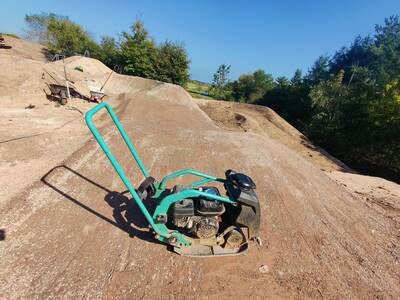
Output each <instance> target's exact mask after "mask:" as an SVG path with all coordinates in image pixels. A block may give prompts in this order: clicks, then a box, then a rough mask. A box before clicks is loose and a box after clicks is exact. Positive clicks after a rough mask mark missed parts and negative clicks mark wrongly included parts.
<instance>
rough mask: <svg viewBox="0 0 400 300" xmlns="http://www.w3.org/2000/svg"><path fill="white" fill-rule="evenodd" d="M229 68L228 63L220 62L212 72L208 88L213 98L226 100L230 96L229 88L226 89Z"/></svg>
mask: <svg viewBox="0 0 400 300" xmlns="http://www.w3.org/2000/svg"><path fill="white" fill-rule="evenodd" d="M230 70H231V66H230V65H226V64H222V65H220V66H219V67H218V69H217V71H216V72H215V73H214V75H213V80H212V84H211V89H210V95H212V96H213V97H214V98H217V99H222V100H227V99H229V98H230V94H229V89H227V84H228V81H229V79H228V75H229V73H230Z"/></svg>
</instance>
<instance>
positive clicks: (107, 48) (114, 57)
mask: <svg viewBox="0 0 400 300" xmlns="http://www.w3.org/2000/svg"><path fill="white" fill-rule="evenodd" d="M100 47H101V49H102V53H103V58H102V61H103V63H104V64H105V65H107V66H108V67H109V68H111V69H113V68H114V67H115V66H116V65H120V64H121V63H122V61H121V52H120V49H119V47H118V44H117V42H116V40H115V39H114V38H113V37H109V36H103V37H102V38H101V41H100Z"/></svg>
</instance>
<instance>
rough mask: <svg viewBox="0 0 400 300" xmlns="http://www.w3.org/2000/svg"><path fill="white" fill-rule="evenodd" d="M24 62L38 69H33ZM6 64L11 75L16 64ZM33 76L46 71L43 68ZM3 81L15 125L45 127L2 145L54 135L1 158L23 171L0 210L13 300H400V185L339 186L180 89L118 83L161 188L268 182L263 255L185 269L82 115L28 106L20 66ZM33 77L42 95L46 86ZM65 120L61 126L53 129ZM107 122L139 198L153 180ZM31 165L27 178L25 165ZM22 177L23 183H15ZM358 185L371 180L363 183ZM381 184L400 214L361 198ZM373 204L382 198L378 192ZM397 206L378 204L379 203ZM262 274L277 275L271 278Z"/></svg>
mask: <svg viewBox="0 0 400 300" xmlns="http://www.w3.org/2000/svg"><path fill="white" fill-rule="evenodd" d="M0 55H2V53H1V52H0ZM15 59H18V61H21V63H22V62H24V63H25V65H27V66H28V60H27V59H26V58H22V57H18V56H15ZM15 59H14V60H15ZM25 60H26V61H25ZM83 60H84V61H85V62H86V63H88V64H87V67H85V69H87V70H85V72H88V74H89V73H90V68H91V65H93V69H95V68H99V64H100V63H99V62H97V61H94V60H90V59H87V58H86V59H83ZM74 61H75V62H76V63H80V64H81V63H82V61H79V60H77V59H76V60H74ZM89 62H91V63H89ZM0 63H2V64H3V65H2V66H5V65H7V64H8V63H7V62H6V60H3V57H1V60H0ZM10 63H11V62H10ZM71 63H72V62H71ZM32 64H35V65H36V64H38V65H39V62H38V61H37V60H36V61H33V60H32ZM42 64H44V63H42ZM72 67H73V65H71V68H72ZM32 68H33V69H34V68H35V67H32ZM55 68H56V67H55ZM25 69H30V68H25ZM0 70H4V68H1V69H0ZM96 70H97V69H96ZM0 72H2V74H1V76H0V78H1V81H0V85H1V87H3V86H5V87H7V88H9V89H10V90H11V89H14V92H13V93H14V94H12V96H13V97H10V94H9V93H8V94H7V95H6V94H4V93H1V94H0V101H1V102H0V103H1V113H2V114H7V118H8V117H10V116H11V117H10V118H11V119H13V118H14V117H15V118H19V122H18V124H21V122H24V121H26V122H28V120H29V122H31V123H27V125H28V124H29V126H25V127H24V128H22V127H20V126H21V125H8V126H9V127H7V128H6V129H4V128H5V127H4V124H3V123H2V124H1V128H2V131H1V132H0V135H1V140H7V141H8V140H10V139H14V138H17V137H19V136H20V134H22V133H24V134H34V133H35V132H36V131H35V130H38V131H39V132H41V131H42V130H49V131H50V132H51V133H49V134H48V136H49V137H48V139H49V140H48V141H46V142H43V143H42V144H40V140H39V138H41V137H43V136H37V137H32V138H30V139H19V140H13V141H11V142H6V143H3V144H1V145H0V147H1V149H0V151H1V152H0V154H1V164H0V167H1V168H5V167H4V166H5V165H6V164H7V166H8V167H7V168H9V169H7V170H8V173H6V175H4V173H2V175H1V180H2V182H3V183H6V184H7V185H8V186H9V188H10V189H11V190H12V193H8V192H7V191H6V192H5V193H2V199H1V202H0V207H1V211H0V220H1V221H0V222H1V223H0V227H1V229H3V230H4V231H5V240H3V241H0V251H1V252H0V254H1V257H2V259H1V261H0V291H1V292H0V293H1V294H0V297H2V298H7V299H18V298H30V299H46V298H71V299H76V298H87V299H99V298H104V299H141V298H157V299H158V298H160V299H169V298H178V299H186V298H204V299H208V298H209V299H217V298H219V299H221V298H228V297H235V298H239V299H242V298H248V297H252V298H255V299H265V298H274V299H275V298H282V299H287V298H293V299H297V298H313V299H333V298H334V299H337V298H359V299H366V298H370V299H372V298H379V299H396V298H399V297H400V287H399V284H398V283H399V282H400V272H399V257H400V250H399V249H400V247H399V246H400V245H399V244H400V242H399V241H400V231H399V230H400V227H399V222H398V221H399V219H398V216H399V210H398V208H399V200H398V199H399V198H398V197H397V195H398V194H397V192H398V190H397V188H398V185H395V184H393V185H392V183H385V185H382V181H381V179H376V180H375V179H371V180H370V181H368V182H367V181H365V180H364V177H363V176H361V175H356V174H350V173H342V172H338V171H335V172H330V173H329V174H327V173H326V172H323V171H321V169H324V168H326V166H327V165H320V164H318V161H312V160H310V159H309V158H306V157H305V155H304V153H303V152H302V151H295V149H293V148H292V147H290V146H289V145H287V144H286V143H284V142H282V141H279V139H278V138H276V137H275V138H274V137H268V136H266V134H260V133H254V132H252V130H247V131H246V132H243V131H238V130H226V129H224V128H221V127H220V126H217V125H216V124H215V120H212V119H210V117H209V116H208V115H207V114H206V113H205V112H203V111H202V110H201V109H200V108H199V107H198V105H197V104H196V102H194V101H193V100H192V99H191V97H190V96H189V95H188V94H187V93H186V92H185V91H184V90H183V89H181V88H180V87H177V86H174V85H170V84H163V83H159V82H154V81H151V80H145V79H141V78H135V77H127V76H121V75H118V76H113V77H112V79H111V80H110V84H109V85H107V88H106V92H107V93H108V94H109V95H110V96H109V101H110V103H111V104H112V106H113V107H114V109H115V111H116V112H117V115H118V117H119V118H120V120H121V122H122V124H123V126H124V127H125V129H126V130H127V132H128V135H129V136H130V137H131V138H132V140H133V143H134V145H135V146H136V147H137V150H138V152H139V154H140V155H141V157H142V160H143V161H144V163H145V165H146V166H147V167H148V168H149V171H150V173H151V174H152V176H154V177H156V178H161V177H163V176H165V175H166V174H168V173H170V172H172V171H176V170H179V169H183V168H188V167H190V168H192V169H197V170H200V171H203V172H207V173H211V174H215V175H218V176H223V172H224V171H225V170H226V169H228V168H233V169H236V170H240V171H243V172H245V173H247V174H248V175H250V176H251V177H253V179H254V180H255V182H256V183H257V194H258V196H259V199H260V202H261V210H262V225H261V226H262V228H261V237H262V239H263V241H264V243H263V244H262V246H257V245H256V244H251V248H250V251H249V253H248V254H247V255H244V256H240V257H229V258H217V259H216V258H210V259H193V258H185V257H180V256H178V255H176V254H173V253H171V252H169V251H167V249H166V247H165V245H162V244H158V243H156V242H155V241H154V240H153V238H152V235H151V234H150V233H149V232H148V228H147V224H146V222H145V221H144V219H143V217H142V216H141V215H140V213H139V211H138V209H137V207H135V205H133V204H132V202H130V201H129V199H128V198H126V194H123V191H125V188H124V187H123V185H122V183H121V181H120V180H119V178H118V177H117V175H116V174H115V172H114V171H113V169H112V167H111V165H110V163H109V162H108V161H107V160H106V158H105V155H104V154H103V153H102V151H101V149H100V148H99V146H98V145H97V144H96V142H95V141H94V140H93V138H91V137H90V135H89V133H88V131H87V129H86V128H85V125H84V123H83V120H82V119H80V118H81V117H82V116H81V115H80V113H78V112H77V111H76V110H68V109H66V108H65V107H56V106H55V105H54V104H53V103H52V104H50V105H45V104H46V103H47V102H46V101H47V99H46V98H45V97H43V94H40V92H39V89H38V91H37V93H34V94H33V95H32V96H31V97H29V100H28V98H27V97H26V95H25V92H24V90H21V89H20V88H19V87H18V86H16V85H15V81H14V80H15V79H13V78H17V77H18V76H17V74H14V73H13V72H12V70H11V67H10V68H9V71H8V72H7V73H3V71H0ZM15 72H20V73H21V74H24V73H23V72H22V70H20V71H15ZM38 73H40V72H38ZM35 74H36V73H35ZM98 75H99V74H98ZM13 76H14V77H13ZM26 76H28V78H31V80H32V82H36V83H35V84H38V85H40V81H38V80H39V79H37V77H35V76H36V75H34V74H30V75H29V74H28V75H26ZM29 76H31V77H29ZM102 76H106V73H105V74H102ZM7 78H8V79H7ZM10 78H11V79H10ZM102 78H103V77H102ZM11 98H13V99H14V102H10V101H11V100H10V99H11ZM27 101H28V102H29V101H30V102H32V101H36V102H35V103H36V105H37V106H36V110H37V111H36V112H35V113H34V114H33V113H32V111H35V109H25V108H24V105H28V104H29V103H28V102H27ZM79 101H81V100H76V102H74V103H73V105H74V106H75V107H76V108H79V109H80V110H81V111H82V112H84V111H85V110H87V109H88V108H90V107H92V106H93V105H91V104H86V103H81V102H79ZM16 107H17V108H16ZM16 109H17V110H18V111H14V110H16ZM22 109H23V111H22ZM19 110H21V111H19ZM12 113H15V114H17V116H14V117H12V116H13V115H12ZM75 117H79V119H77V120H76V121H71V123H69V124H74V125H70V126H71V127H68V126H69V125H68V124H67V125H65V126H64V127H62V128H61V129H57V130H55V128H58V127H59V126H60V124H61V125H62V124H64V122H65V121H69V120H70V119H71V120H72V119H74V118H75ZM82 118H83V117H82ZM2 119H4V118H2ZM51 119H54V120H53V121H54V124H52V125H46V124H45V125H44V124H42V123H40V120H42V122H47V123H48V122H49V120H51ZM2 122H5V121H4V120H3V121H2ZM8 122H10V123H12V124H14V123H13V121H8ZM34 122H36V123H38V122H39V123H40V124H39V125H37V124H36V125H34V124H33V123H34ZM74 122H76V123H74ZM96 122H98V124H100V127H101V128H102V129H101V132H102V133H103V134H104V136H105V137H106V141H107V142H108V143H109V145H111V148H112V150H113V151H114V153H115V154H116V156H117V158H118V159H119V161H120V162H121V164H122V165H123V166H124V169H125V170H126V172H127V174H128V175H129V177H130V178H131V180H132V182H133V183H135V185H137V184H138V183H139V182H140V181H141V180H142V178H141V177H140V173H139V170H138V169H137V167H136V166H135V165H134V163H133V161H132V159H131V157H130V156H129V153H128V151H127V149H126V148H125V146H124V144H123V142H122V141H121V138H120V137H119V136H118V134H117V132H116V130H115V128H114V127H113V126H111V124H110V122H109V121H108V118H107V116H105V115H100V116H99V117H98V119H97V120H96ZM7 124H8V123H7ZM65 128H67V129H65ZM263 128H267V127H263ZM3 129H4V130H3ZM14 130H15V133H14ZM265 132H267V130H266V129H265ZM271 132H272V131H271ZM274 132H276V131H274ZM66 137H68V138H66ZM284 138H285V139H286V137H284ZM57 139H60V143H59V144H57V147H56V148H57V150H58V151H51V152H48V151H47V150H48V149H53V148H52V147H53V146H52V145H49V144H53V143H54V141H55V140H57ZM61 139H62V140H61ZM4 145H7V146H6V147H4ZM10 145H13V146H10ZM37 148H38V149H42V150H43V151H42V152H40V151H38V152H37V153H36V154H35V155H33V154H32V155H30V150H29V149H37ZM299 149H300V146H299ZM19 151H21V152H19ZM55 152H56V153H58V154H57V155H56V154H55ZM32 153H33V150H32ZM60 153H61V154H60ZM12 154H13V155H15V157H14V158H13V160H11V158H10V155H12ZM22 157H24V158H25V159H26V161H25V164H26V167H21V165H20V162H19V160H21V159H22ZM15 160H16V161H15ZM38 160H39V161H40V162H41V164H37V161H38ZM12 161H14V163H15V165H14V166H12V165H10V163H12ZM46 161H47V162H48V163H47V165H46V164H45V162H46ZM329 163H330V164H331V166H332V169H334V168H333V163H332V162H331V160H329ZM326 164H328V162H326ZM338 168H340V167H338ZM342 171H343V170H342ZM24 174H28V175H26V176H27V177H26V178H25V177H22V176H23V175H24ZM332 174H336V175H337V176H336V178H333V177H332V176H333V175H332ZM328 175H329V176H328ZM9 176H14V177H10V178H11V179H10V180H7V178H8V177H9ZM347 176H351V177H347ZM353 176H361V177H360V178H358V180H354V177H353ZM21 178H24V179H23V180H22V179H21ZM332 178H333V179H332ZM190 179H191V178H186V179H183V180H184V181H182V182H186V181H190ZM364 181H365V182H367V183H365V182H364ZM372 181H374V182H375V183H374V184H375V185H377V186H380V185H382V186H383V187H384V189H386V190H387V191H388V193H389V194H390V195H393V198H390V199H391V200H390V201H391V202H390V203H391V205H392V207H393V210H391V211H390V213H389V212H388V211H387V210H385V209H384V208H382V207H381V208H378V207H377V206H376V205H375V204H371V202H368V201H366V200H363V199H362V198H360V197H358V196H357V195H358V194H357V193H356V192H355V191H356V190H357V191H358V189H359V188H360V187H364V188H365V187H366V186H370V185H371V184H372ZM177 182H178V181H175V182H172V183H171V184H173V183H177ZM350 182H352V183H350ZM377 189H378V187H377ZM366 194H367V196H365V197H371V196H370V195H371V194H370V191H369V190H366ZM3 195H4V196H3ZM387 195H388V194H385V193H384V194H376V199H378V198H379V199H382V198H385V197H386V196H387ZM363 197H364V196H363ZM261 265H267V266H268V269H269V271H268V272H267V273H261V272H259V267H260V266H261Z"/></svg>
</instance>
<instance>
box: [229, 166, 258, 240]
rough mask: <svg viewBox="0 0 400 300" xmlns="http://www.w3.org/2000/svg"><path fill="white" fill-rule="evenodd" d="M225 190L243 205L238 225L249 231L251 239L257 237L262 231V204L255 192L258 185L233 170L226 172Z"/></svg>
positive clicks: (238, 216)
mask: <svg viewBox="0 0 400 300" xmlns="http://www.w3.org/2000/svg"><path fill="white" fill-rule="evenodd" d="M225 175H226V179H227V180H226V182H225V188H226V190H227V192H228V195H229V197H230V198H233V199H235V200H236V201H237V202H239V203H240V204H241V206H240V211H239V212H238V214H237V215H236V223H237V224H239V225H243V226H246V227H247V228H248V229H249V237H250V238H253V237H257V236H258V233H259V230H260V203H259V202H258V198H257V195H256V193H255V191H254V189H255V188H256V185H255V183H254V181H253V180H252V179H251V178H250V177H249V176H247V175H245V174H242V173H236V172H234V171H232V170H227V171H226V172H225Z"/></svg>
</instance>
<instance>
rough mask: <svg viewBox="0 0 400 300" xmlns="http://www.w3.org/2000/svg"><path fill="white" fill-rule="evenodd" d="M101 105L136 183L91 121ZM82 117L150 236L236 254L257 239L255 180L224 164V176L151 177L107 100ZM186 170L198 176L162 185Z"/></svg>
mask: <svg viewBox="0 0 400 300" xmlns="http://www.w3.org/2000/svg"><path fill="white" fill-rule="evenodd" d="M103 108H105V109H106V110H107V111H108V113H109V115H110V117H111V119H112V120H113V122H114V124H115V125H116V127H117V129H118V131H119V133H120V134H121V136H122V138H123V140H124V141H125V143H126V145H127V146H128V148H129V150H130V152H131V154H132V156H133V158H134V160H135V161H136V163H137V164H138V166H139V168H140V170H141V172H142V174H143V177H144V180H143V182H142V183H141V184H140V185H139V186H138V188H137V189H135V188H134V186H133V185H132V184H131V182H130V181H129V179H128V177H127V176H126V175H125V173H124V171H123V169H122V168H121V165H120V164H119V162H118V161H117V159H116V158H115V156H114V154H113V153H112V152H111V150H110V148H109V146H108V145H107V144H106V142H105V141H104V139H103V137H102V136H101V134H100V133H99V131H98V130H97V128H96V126H95V125H94V122H93V116H94V115H95V114H96V113H97V112H98V111H100V110H101V109H103ZM85 119H86V123H87V125H88V127H89V129H90V131H91V132H92V134H93V136H94V137H95V139H96V141H97V142H98V143H99V145H100V147H101V148H102V149H103V151H104V153H105V154H106V156H107V157H108V159H109V160H110V162H111V164H112V166H113V167H114V169H115V171H116V172H117V173H118V175H119V177H120V178H121V180H122V181H123V183H124V184H125V186H126V187H127V189H128V190H129V192H130V194H131V195H132V199H133V201H135V202H136V204H137V206H138V207H139V209H140V211H141V212H142V213H143V215H144V217H145V218H146V220H147V221H148V222H149V224H150V227H151V229H152V231H153V232H154V234H155V238H156V239H158V240H159V241H161V242H163V243H166V244H168V245H171V246H172V247H173V250H174V251H175V252H176V253H178V254H181V255H187V256H218V255H222V256H229V255H239V254H242V253H245V252H246V251H247V249H248V244H249V241H250V240H252V239H256V240H257V239H259V237H258V233H259V227H260V205H259V202H258V199H257V196H256V193H255V188H256V185H255V183H254V182H253V180H252V179H251V178H250V177H249V176H247V175H245V174H242V173H237V172H234V171H232V170H227V171H226V172H225V178H218V177H215V176H212V175H208V174H205V173H202V172H198V171H194V170H190V169H185V170H181V171H179V172H175V173H172V174H169V175H167V176H165V177H164V178H163V179H162V180H161V181H157V180H156V179H155V178H153V177H151V176H150V175H149V172H148V170H147V169H146V167H145V166H144V164H143V162H142V161H141V159H140V157H139V155H138V153H137V152H136V150H135V148H134V146H133V145H132V143H131V141H130V140H129V137H128V135H127V133H126V132H125V130H124V129H123V127H122V125H121V123H120V122H119V120H118V118H117V116H116V115H115V113H114V112H113V110H112V108H111V106H110V105H109V104H107V103H105V102H103V103H100V104H98V105H97V106H95V107H94V108H92V109H91V110H89V111H88V112H87V113H86V116H85ZM188 151H190V150H188ZM188 174H190V175H194V176H197V177H200V180H198V181H195V182H193V183H191V184H185V185H175V186H173V187H167V183H168V181H169V180H171V179H173V178H176V177H179V176H183V175H188ZM211 183H214V184H215V183H220V184H222V185H223V187H224V189H225V192H226V196H222V195H221V193H220V191H219V189H218V188H216V187H215V186H212V185H210V184H211ZM145 203H147V204H149V203H152V204H155V208H154V210H153V211H150V210H149V209H148V208H147V206H149V205H147V206H146V205H145ZM153 206H154V205H153Z"/></svg>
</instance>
